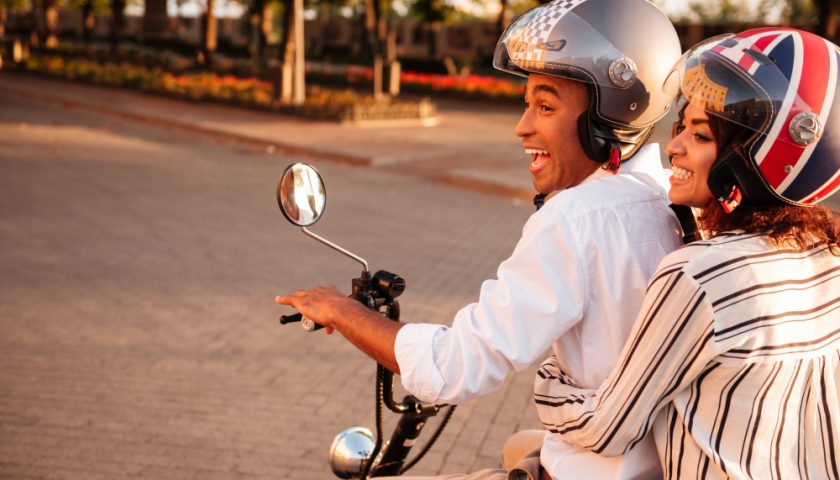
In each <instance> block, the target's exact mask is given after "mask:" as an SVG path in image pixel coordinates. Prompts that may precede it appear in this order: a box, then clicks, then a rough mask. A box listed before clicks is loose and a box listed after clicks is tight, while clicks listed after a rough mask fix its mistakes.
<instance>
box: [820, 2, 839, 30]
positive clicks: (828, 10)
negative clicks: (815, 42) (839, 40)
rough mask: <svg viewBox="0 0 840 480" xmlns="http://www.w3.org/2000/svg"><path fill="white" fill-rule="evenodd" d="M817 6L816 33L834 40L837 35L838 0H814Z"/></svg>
mask: <svg viewBox="0 0 840 480" xmlns="http://www.w3.org/2000/svg"><path fill="white" fill-rule="evenodd" d="M814 3H815V4H816V7H817V20H818V24H817V33H819V34H820V35H822V36H823V37H825V38H827V39H829V40H834V38H835V36H836V35H837V12H838V4H840V1H838V0H815V1H814Z"/></svg>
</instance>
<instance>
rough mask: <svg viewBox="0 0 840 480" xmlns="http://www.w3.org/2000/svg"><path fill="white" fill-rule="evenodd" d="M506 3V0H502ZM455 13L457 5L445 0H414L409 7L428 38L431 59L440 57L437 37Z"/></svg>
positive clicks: (410, 13)
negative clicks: (441, 28)
mask: <svg viewBox="0 0 840 480" xmlns="http://www.w3.org/2000/svg"><path fill="white" fill-rule="evenodd" d="M502 1H503V3H506V2H505V0H502ZM454 13H455V7H453V6H451V5H449V4H448V3H446V2H445V1H444V0H414V2H413V3H412V4H411V7H410V8H409V15H411V16H413V17H414V18H416V19H417V20H418V21H419V22H420V28H422V29H423V31H424V36H425V37H426V40H427V47H428V51H427V53H428V55H429V58H431V59H436V58H437V57H438V48H437V47H438V45H437V38H438V32H439V31H440V27H441V26H442V25H443V23H444V22H446V21H448V20H450V19H451V18H452V17H453V15H454Z"/></svg>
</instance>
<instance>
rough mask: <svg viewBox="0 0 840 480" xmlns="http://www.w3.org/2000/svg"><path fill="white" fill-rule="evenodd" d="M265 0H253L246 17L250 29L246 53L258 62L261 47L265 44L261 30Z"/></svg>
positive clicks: (263, 33)
mask: <svg viewBox="0 0 840 480" xmlns="http://www.w3.org/2000/svg"><path fill="white" fill-rule="evenodd" d="M265 8H266V2H265V0H254V4H253V7H252V9H251V16H250V17H249V18H248V21H249V22H248V27H249V29H250V31H249V33H250V37H251V38H250V40H249V42H248V53H250V54H251V59H252V60H253V61H254V62H255V63H258V62H259V60H260V57H261V56H262V51H263V47H264V46H265V32H264V31H263V19H264V18H265Z"/></svg>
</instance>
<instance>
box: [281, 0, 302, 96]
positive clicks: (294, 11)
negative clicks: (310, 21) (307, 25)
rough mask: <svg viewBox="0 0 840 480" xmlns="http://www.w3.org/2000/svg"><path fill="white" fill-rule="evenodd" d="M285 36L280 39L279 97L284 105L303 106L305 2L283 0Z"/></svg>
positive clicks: (300, 0)
mask: <svg viewBox="0 0 840 480" xmlns="http://www.w3.org/2000/svg"><path fill="white" fill-rule="evenodd" d="M282 4H283V35H282V36H281V37H280V39H281V40H280V49H279V53H280V65H281V68H280V78H279V82H275V85H277V86H278V87H279V88H276V89H275V90H276V92H277V96H278V97H279V98H280V101H282V102H284V103H293V104H295V105H301V104H303V102H304V101H305V100H306V78H305V77H306V75H305V74H306V72H305V67H306V65H305V55H304V48H305V45H304V43H303V38H304V37H303V0H283V2H282Z"/></svg>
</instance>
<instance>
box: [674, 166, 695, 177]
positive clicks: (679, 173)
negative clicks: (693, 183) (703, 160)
mask: <svg viewBox="0 0 840 480" xmlns="http://www.w3.org/2000/svg"><path fill="white" fill-rule="evenodd" d="M671 174H672V175H674V177H675V178H677V179H679V180H688V179H689V178H691V177H693V176H694V172H692V171H690V170H686V169H684V168H680V167H678V166H676V165H671Z"/></svg>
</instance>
